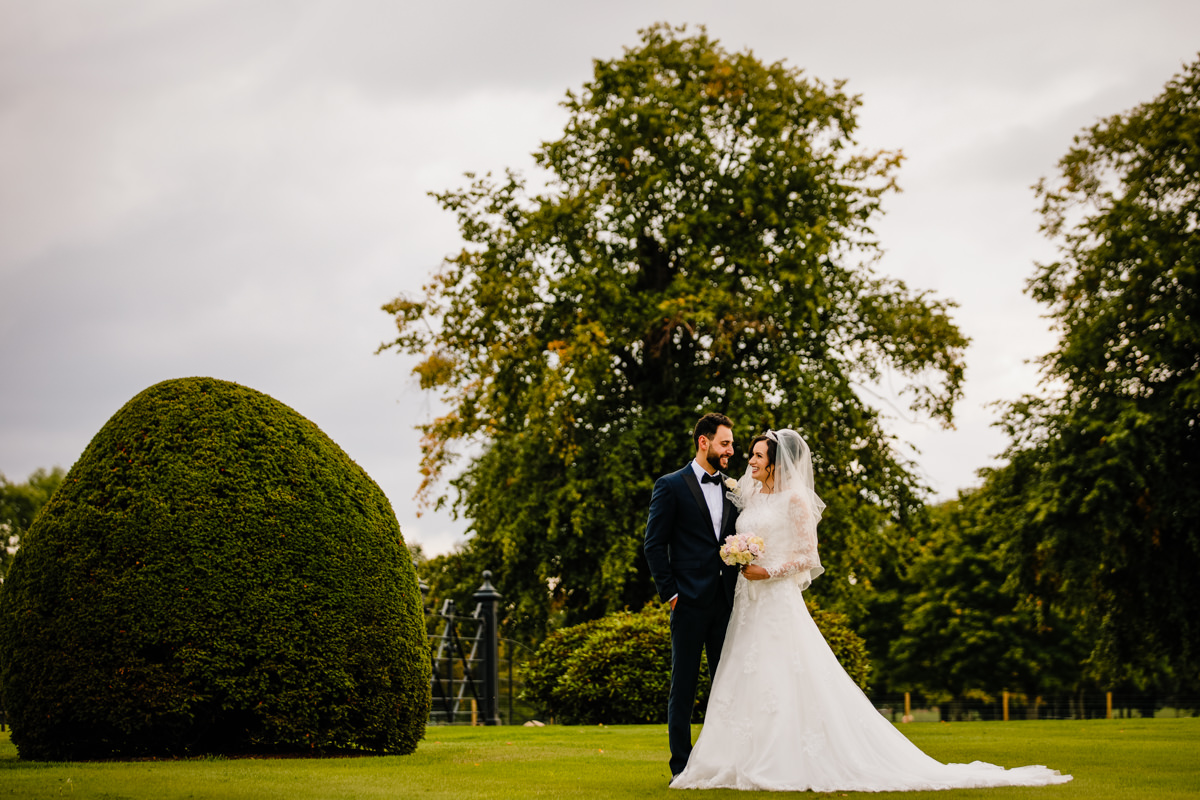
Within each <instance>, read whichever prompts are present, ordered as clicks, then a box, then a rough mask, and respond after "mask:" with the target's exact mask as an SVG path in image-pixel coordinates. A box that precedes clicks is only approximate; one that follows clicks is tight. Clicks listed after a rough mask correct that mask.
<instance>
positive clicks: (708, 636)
mask: <svg viewBox="0 0 1200 800" xmlns="http://www.w3.org/2000/svg"><path fill="white" fill-rule="evenodd" d="M730 610H731V609H730V606H729V601H728V600H727V599H726V598H725V592H724V591H720V592H717V598H716V600H714V601H713V602H712V603H710V604H709V605H707V606H691V605H685V604H684V603H683V602H677V603H676V604H675V610H674V611H672V612H671V694H670V697H669V699H668V700H667V738H668V739H669V740H670V743H671V774H672V775H678V774H679V773H680V772H683V768H684V767H685V766H687V761H688V756H689V755H691V752H692V708H693V707H694V706H695V705H696V687H697V685H698V684H699V683H700V657H701V653H702V652H704V651H707V652H708V676H709V678H710V679H711V678H712V677H713V676H714V675H716V674H717V664H718V663H719V662H720V660H721V647H722V646H724V644H725V629H726V628H727V627H728V626H729V612H730Z"/></svg>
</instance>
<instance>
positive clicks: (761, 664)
mask: <svg viewBox="0 0 1200 800" xmlns="http://www.w3.org/2000/svg"><path fill="white" fill-rule="evenodd" d="M751 450H752V456H751V458H750V468H749V469H748V470H747V471H746V474H745V476H744V477H743V478H742V479H741V480H740V481H738V485H737V489H735V490H734V491H732V492H731V493H730V495H729V497H730V500H732V501H733V502H734V504H735V505H737V506H738V508H739V509H740V510H741V513H740V514H739V516H738V520H737V531H738V533H750V534H752V535H755V536H760V537H762V539H763V541H764V543H765V552H764V554H763V555H762V556H761V557H760V558H759V559H758V560H757V561H756V563H753V564H751V565H749V566H747V567H745V568H744V570H743V572H742V575H741V576H740V577H739V579H738V582H737V589H736V592H735V595H734V601H733V613H732V615H731V616H730V618H729V628H728V630H727V632H726V635H725V646H724V648H723V649H722V650H721V659H720V661H721V665H720V668H719V669H718V670H717V674H716V677H715V678H714V679H713V685H712V691H711V694H710V695H709V701H708V711H707V713H706V716H705V720H704V727H703V729H702V730H701V732H700V738H699V740H698V741H697V742H696V746H695V748H694V749H693V750H692V754H691V757H690V758H689V759H688V763H687V767H686V768H685V769H684V771H683V772H681V773H680V774H679V775H677V776H676V777H675V779H674V780H672V781H671V787H672V788H675V789H715V788H730V789H768V790H776V791H803V790H808V789H811V790H813V791H818V792H829V791H859V792H883V791H905V790H918V789H951V788H969V787H982V786H1040V785H1045V784H1051V783H1065V782H1066V781H1069V780H1071V776H1070V775H1061V774H1059V773H1058V772H1057V771H1055V770H1051V769H1047V768H1046V767H1042V766H1033V767H1019V768H1017V769H1008V770H1006V769H1004V768H1003V767H998V766H996V765H994V764H985V763H983V762H981V761H975V762H973V763H971V764H942V763H941V762H939V761H936V760H934V759H933V758H931V757H929V756H927V755H925V753H923V752H922V751H921V750H920V749H918V748H917V746H916V745H914V744H912V742H910V741H909V740H908V739H907V738H905V736H904V734H902V733H900V731H899V730H897V729H896V727H895V726H893V725H892V723H891V722H889V721H888V720H886V719H885V718H884V717H883V716H882V715H880V713H879V712H878V711H876V710H875V708H874V706H872V705H871V701H870V700H868V699H867V697H866V695H864V694H863V693H862V691H860V690H859V688H858V686H857V685H855V683H854V682H853V681H852V680H851V679H850V676H849V675H847V674H846V672H845V670H843V669H842V667H841V665H840V664H839V663H838V661H837V658H836V657H835V656H834V654H833V651H832V650H830V649H829V645H827V644H826V643H825V639H824V638H823V637H822V636H821V632H820V631H819V630H818V629H817V626H816V624H815V623H814V622H813V619H812V617H811V616H810V615H809V613H808V608H807V607H806V606H805V604H804V597H803V595H802V594H801V593H802V592H803V591H804V590H805V589H807V588H808V586H809V584H811V583H812V581H813V579H814V578H816V577H817V576H818V575H820V574H821V573H822V572H824V571H825V569H824V568H823V567H822V566H821V561H820V559H819V557H818V555H817V522H818V521H819V520H820V519H821V511H822V510H823V509H824V508H825V504H824V503H823V502H821V499H820V498H819V497H817V495H816V492H814V491H813V469H812V456H811V454H810V452H809V449H808V445H807V444H806V443H805V441H804V440H803V439H802V438H801V437H800V434H798V433H796V432H795V431H792V430H781V431H767V432H766V433H765V434H763V435H762V436H759V437H758V438H756V439H755V440H754V442H753V444H752V445H751Z"/></svg>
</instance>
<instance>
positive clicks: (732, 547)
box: [721, 533, 767, 567]
mask: <svg viewBox="0 0 1200 800" xmlns="http://www.w3.org/2000/svg"><path fill="white" fill-rule="evenodd" d="M765 552H767V546H766V544H765V543H764V542H763V540H762V537H761V536H751V535H750V534H748V533H735V534H734V535H733V536H730V537H729V538H728V539H726V540H725V544H723V545H721V560H722V561H724V562H725V563H726V564H728V565H730V566H731V567H732V566H738V567H744V566H746V565H747V564H749V563H751V562H752V561H754V559H756V558H758V557H759V556H761V555H762V554H763V553H765Z"/></svg>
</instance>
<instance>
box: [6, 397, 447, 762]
mask: <svg viewBox="0 0 1200 800" xmlns="http://www.w3.org/2000/svg"><path fill="white" fill-rule="evenodd" d="M429 676H430V663H429V647H428V640H427V639H426V634H425V625H424V618H423V611H422V607H421V595H420V591H419V589H418V587H417V579H416V574H415V572H414V570H413V566H412V562H411V560H410V557H409V554H408V550H407V548H406V547H405V546H404V541H403V539H402V537H401V534H400V528H399V525H398V524H397V522H396V517H395V514H394V512H393V511H392V508H391V505H390V504H389V503H388V500H387V498H386V497H385V496H384V494H383V492H382V491H381V490H380V489H379V487H378V486H377V485H376V484H375V483H374V482H373V481H372V480H371V479H370V478H369V477H368V476H367V474H366V473H365V472H364V471H363V470H362V469H361V468H360V467H359V466H358V465H357V464H355V463H354V462H353V461H351V460H350V458H349V457H348V456H347V455H346V454H345V453H344V452H342V450H341V449H340V448H339V447H338V446H337V445H336V444H334V443H333V441H331V440H330V439H329V438H328V437H327V436H325V435H324V434H323V433H322V432H321V431H320V430H319V429H318V428H317V427H316V426H315V425H313V424H312V423H311V422H309V421H308V420H306V419H304V418H303V417H301V416H300V415H299V414H297V413H296V412H295V411H293V410H292V409H290V408H288V407H287V406H285V405H283V404H282V403H280V402H278V401H276V400H274V399H272V398H270V397H268V396H266V395H264V394H261V393H259V392H256V391H254V390H252V389H247V388H245V387H243V386H239V385H237V384H233V383H228V382H225V381H218V380H214V379H211V378H185V379H180V380H171V381H166V382H163V383H160V384H157V385H155V386H152V387H150V388H149V389H147V390H145V391H144V392H142V393H141V394H139V395H138V396H137V397H135V398H133V399H132V400H130V401H129V403H127V404H126V405H125V407H123V408H122V409H121V410H120V411H118V412H117V413H116V414H115V415H114V416H113V417H112V419H110V420H109V421H108V423H107V424H105V426H104V427H103V428H102V429H101V430H100V432H99V433H97V434H96V436H95V438H94V439H93V440H92V442H91V444H89V445H88V448H87V450H85V451H84V453H83V455H82V456H81V457H80V459H79V461H78V462H77V463H76V464H75V466H74V467H72V468H71V470H70V472H69V473H68V474H67V476H66V478H65V480H64V481H63V484H62V486H61V487H60V488H59V490H58V491H57V492H56V493H55V494H54V496H53V497H52V498H51V500H50V502H49V503H48V504H47V505H46V507H45V508H44V509H43V511H42V514H41V516H40V517H39V518H38V520H37V522H36V523H35V524H34V525H33V526H32V527H31V528H30V530H29V533H28V535H27V536H26V537H25V540H24V542H23V543H22V547H21V549H20V551H19V552H18V554H17V556H16V559H15V561H14V563H13V565H12V569H11V571H10V573H9V576H8V580H7V582H6V583H5V584H4V585H3V588H2V589H0V688H2V691H3V702H4V706H5V708H6V710H7V712H8V715H9V721H10V723H11V724H12V741H13V743H14V744H15V745H16V746H17V749H18V752H19V753H20V755H21V757H22V758H30V759H48V760H63V759H86V758H111V757H133V756H147V755H184V754H196V753H231V754H232V753H240V754H246V753H279V752H323V751H331V750H344V749H359V750H367V751H371V752H378V753H411V752H412V751H413V750H415V749H416V746H417V742H418V741H419V740H420V739H421V738H422V737H423V736H424V729H425V721H426V719H427V717H428V713H429V703H430V695H429Z"/></svg>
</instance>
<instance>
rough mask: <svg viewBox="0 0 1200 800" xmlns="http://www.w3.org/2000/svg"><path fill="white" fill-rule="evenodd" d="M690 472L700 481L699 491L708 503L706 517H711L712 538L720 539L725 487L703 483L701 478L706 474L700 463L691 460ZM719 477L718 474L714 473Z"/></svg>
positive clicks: (719, 484)
mask: <svg viewBox="0 0 1200 800" xmlns="http://www.w3.org/2000/svg"><path fill="white" fill-rule="evenodd" d="M692 471H693V472H695V473H696V480H697V481H700V491H701V492H703V493H704V501H705V502H706V503H708V515H709V516H710V517H712V523H713V536H716V537H717V538H718V539H720V538H721V516H722V514H724V511H725V486H724V484H723V483H705V482H704V481H703V478H704V476H705V475H707V474H708V472H707V471H705V469H704V467H702V466H700V462H699V461H697V460H695V459H692ZM716 474H718V475H719V473H716Z"/></svg>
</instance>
